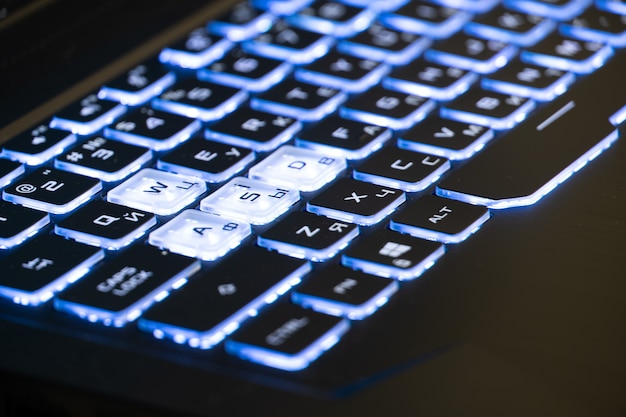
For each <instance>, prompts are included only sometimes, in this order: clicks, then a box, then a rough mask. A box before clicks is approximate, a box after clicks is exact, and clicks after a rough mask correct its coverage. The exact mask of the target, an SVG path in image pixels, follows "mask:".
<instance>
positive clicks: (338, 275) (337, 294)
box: [291, 265, 399, 320]
mask: <svg viewBox="0 0 626 417" xmlns="http://www.w3.org/2000/svg"><path fill="white" fill-rule="evenodd" d="M398 288H399V285H398V282H397V281H394V280H390V279H386V278H381V277H377V276H374V275H369V274H364V273H362V272H359V271H354V270H352V269H348V268H345V267H342V266H339V265H333V266H331V267H330V268H327V269H324V270H322V271H320V272H319V273H316V274H312V276H310V277H308V278H307V279H305V280H304V282H303V283H302V284H300V285H298V286H297V287H296V288H295V289H294V292H293V293H292V295H291V298H292V300H293V302H294V303H296V304H299V305H301V306H302V307H305V308H311V309H313V310H315V311H319V312H320V313H324V314H330V315H332V316H340V317H346V318H348V319H350V320H362V319H364V318H367V317H369V316H370V315H372V314H373V313H374V312H376V311H377V310H378V309H379V308H380V307H382V306H383V305H385V304H386V303H387V301H388V300H389V297H391V296H392V295H393V294H395V293H396V291H398Z"/></svg>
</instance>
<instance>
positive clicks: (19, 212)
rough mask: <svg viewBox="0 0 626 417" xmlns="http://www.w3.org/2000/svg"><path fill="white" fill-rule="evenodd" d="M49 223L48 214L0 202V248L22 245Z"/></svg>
mask: <svg viewBox="0 0 626 417" xmlns="http://www.w3.org/2000/svg"><path fill="white" fill-rule="evenodd" d="M49 222H50V216H49V215H48V213H45V212H43V211H38V210H33V209H30V208H27V207H22V206H18V205H15V204H11V203H9V202H6V201H0V248H10V247H12V246H15V245H18V244H20V243H22V242H23V241H24V240H26V239H28V238H29V237H31V236H33V235H34V234H36V233H37V232H39V231H40V230H41V229H42V228H43V227H44V226H45V225H47V224H48V223H49Z"/></svg>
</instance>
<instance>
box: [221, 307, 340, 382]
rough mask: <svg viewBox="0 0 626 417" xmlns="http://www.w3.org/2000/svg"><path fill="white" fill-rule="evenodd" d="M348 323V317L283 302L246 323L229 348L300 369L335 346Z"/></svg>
mask: <svg viewBox="0 0 626 417" xmlns="http://www.w3.org/2000/svg"><path fill="white" fill-rule="evenodd" d="M348 327H349V325H348V322H347V321H346V320H345V319H341V318H339V317H333V316H328V315H325V314H321V313H317V312H315V311H312V310H304V309H302V308H300V307H298V306H294V305H293V304H282V305H279V306H275V307H274V308H272V309H268V311H267V312H264V313H263V315H262V316H261V317H259V318H256V319H254V320H251V322H250V323H246V325H245V326H244V327H243V328H242V329H241V330H240V331H239V332H237V333H235V334H234V335H233V336H231V337H230V338H228V340H227V341H226V344H225V348H226V351H227V352H228V353H230V354H232V355H235V356H238V357H240V358H242V359H244V360H249V361H251V362H255V363H259V364H261V365H265V366H270V367H273V368H278V369H283V370H286V371H297V370H300V369H304V368H306V367H307V366H309V364H310V363H311V362H313V361H314V360H315V359H317V358H318V357H319V356H320V355H321V354H322V353H324V352H325V351H326V350H328V349H330V348H331V347H332V346H334V345H335V344H336V343H337V342H338V341H339V339H340V338H341V336H342V335H343V334H344V333H345V332H346V331H348Z"/></svg>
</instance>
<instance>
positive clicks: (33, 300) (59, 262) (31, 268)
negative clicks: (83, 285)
mask: <svg viewBox="0 0 626 417" xmlns="http://www.w3.org/2000/svg"><path fill="white" fill-rule="evenodd" d="M103 258H104V253H103V251H102V250H101V249H98V248H94V247H92V246H86V245H82V244H80V243H76V242H74V241H71V240H67V239H63V238H61V237H58V236H52V235H48V234H43V235H40V236H37V237H35V238H33V239H31V240H29V241H27V242H26V243H24V244H23V245H22V246H19V247H18V248H16V249H15V251H13V252H11V253H10V254H9V255H8V256H6V257H5V258H3V259H2V260H1V261H0V268H1V269H2V274H1V275H0V296H1V297H5V298H9V299H11V300H13V301H14V302H15V303H17V304H22V305H31V306H36V305H39V304H42V303H45V302H46V301H48V300H49V299H50V298H52V297H53V295H54V293H57V292H59V291H61V290H63V289H64V288H65V287H66V286H68V285H70V284H72V283H74V282H76V281H77V280H79V279H80V278H81V277H82V276H83V275H84V274H86V273H87V272H88V271H89V269H90V268H91V267H92V266H93V265H95V264H96V263H97V262H99V261H100V260H102V259H103Z"/></svg>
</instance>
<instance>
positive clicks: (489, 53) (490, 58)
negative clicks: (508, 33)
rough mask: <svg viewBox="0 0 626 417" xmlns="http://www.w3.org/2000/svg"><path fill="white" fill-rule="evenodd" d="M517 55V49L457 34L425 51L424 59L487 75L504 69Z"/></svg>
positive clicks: (497, 42)
mask: <svg viewBox="0 0 626 417" xmlns="http://www.w3.org/2000/svg"><path fill="white" fill-rule="evenodd" d="M516 54H517V47H516V46H513V45H509V44H506V43H504V42H500V41H497V40H486V39H481V38H477V37H474V36H470V35H466V34H464V33H458V34H456V35H454V36H452V37H450V38H448V39H445V40H441V41H439V42H438V43H436V44H435V45H434V46H433V47H432V48H431V49H429V50H428V51H426V54H425V55H426V58H427V59H429V60H431V61H434V62H438V63H440V64H443V65H448V66H451V67H458V68H463V69H466V70H468V71H474V72H478V73H481V74H488V73H490V72H493V71H495V70H497V69H498V68H502V67H504V66H505V65H506V64H507V63H508V62H509V61H510V60H511V59H512V58H513V57H514V56H515V55H516Z"/></svg>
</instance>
